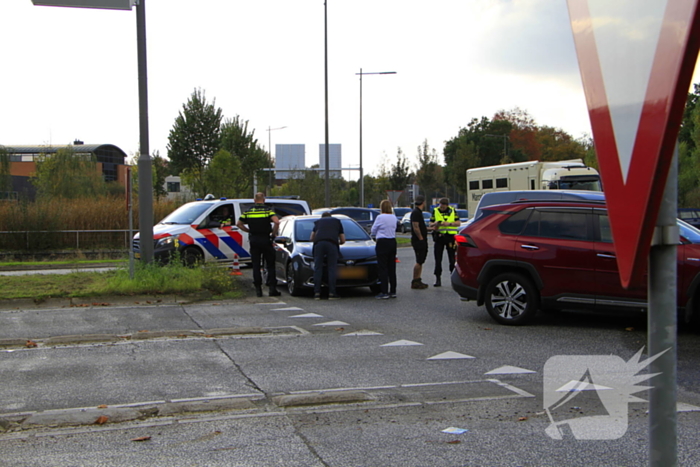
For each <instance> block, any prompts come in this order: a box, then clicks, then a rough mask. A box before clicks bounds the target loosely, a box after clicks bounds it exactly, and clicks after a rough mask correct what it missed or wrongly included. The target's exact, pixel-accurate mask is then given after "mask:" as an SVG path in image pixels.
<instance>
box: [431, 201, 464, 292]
mask: <svg viewBox="0 0 700 467" xmlns="http://www.w3.org/2000/svg"><path fill="white" fill-rule="evenodd" d="M460 225H461V222H460V221H459V217H458V216H457V213H456V212H455V210H454V208H452V207H450V200H449V199H447V198H442V199H440V204H439V205H438V206H437V207H436V208H435V209H433V214H432V216H430V227H431V228H432V229H433V240H435V246H434V255H435V271H434V272H435V284H433V286H435V287H440V286H441V285H442V282H441V276H442V252H443V251H445V250H447V261H448V263H449V265H450V273H451V272H452V270H453V269H454V268H455V250H456V248H455V235H457V228H458V227H459V226H460Z"/></svg>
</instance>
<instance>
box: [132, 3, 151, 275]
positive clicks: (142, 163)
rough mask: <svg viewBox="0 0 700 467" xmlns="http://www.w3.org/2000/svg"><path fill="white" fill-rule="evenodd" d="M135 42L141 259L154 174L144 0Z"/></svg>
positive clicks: (146, 249)
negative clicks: (151, 153)
mask: <svg viewBox="0 0 700 467" xmlns="http://www.w3.org/2000/svg"><path fill="white" fill-rule="evenodd" d="M136 43H137V49H138V73H139V134H140V146H139V152H140V154H139V160H138V170H139V172H138V175H139V237H140V240H141V241H140V250H141V260H142V261H143V262H144V263H151V262H152V261H153V178H152V167H151V156H150V149H149V146H148V74H147V72H146V70H147V66H146V63H147V61H146V0H140V1H139V4H138V5H136Z"/></svg>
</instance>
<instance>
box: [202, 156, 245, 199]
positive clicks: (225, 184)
mask: <svg viewBox="0 0 700 467" xmlns="http://www.w3.org/2000/svg"><path fill="white" fill-rule="evenodd" d="M243 178H244V177H243V174H242V173H241V162H240V160H238V157H236V156H234V155H233V154H231V153H230V152H228V151H227V150H225V149H220V150H219V151H218V152H217V153H216V154H215V155H214V158H213V159H212V160H211V163H210V164H209V167H207V169H206V172H205V173H204V181H205V183H206V186H207V188H208V190H209V192H210V193H213V194H214V195H215V196H218V197H221V196H225V197H227V198H237V197H239V192H238V191H237V189H236V187H235V184H236V181H238V180H241V179H243Z"/></svg>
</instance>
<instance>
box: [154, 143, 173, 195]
mask: <svg viewBox="0 0 700 467" xmlns="http://www.w3.org/2000/svg"><path fill="white" fill-rule="evenodd" d="M151 169H152V170H151V173H152V178H153V198H155V200H156V201H158V200H160V199H161V198H165V197H166V196H167V195H168V191H167V190H166V189H165V177H167V176H168V170H169V169H168V161H167V160H165V158H164V157H162V156H161V155H160V153H159V152H158V151H156V152H155V153H153V157H152V158H151Z"/></svg>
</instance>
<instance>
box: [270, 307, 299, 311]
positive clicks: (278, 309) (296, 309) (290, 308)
mask: <svg viewBox="0 0 700 467" xmlns="http://www.w3.org/2000/svg"><path fill="white" fill-rule="evenodd" d="M271 311H304V309H303V308H299V307H297V306H290V307H287V308H274V309H272V310H271Z"/></svg>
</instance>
